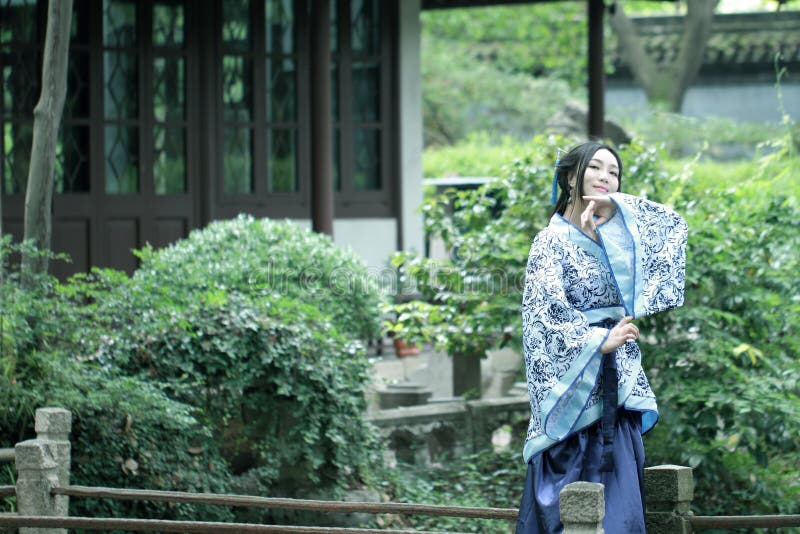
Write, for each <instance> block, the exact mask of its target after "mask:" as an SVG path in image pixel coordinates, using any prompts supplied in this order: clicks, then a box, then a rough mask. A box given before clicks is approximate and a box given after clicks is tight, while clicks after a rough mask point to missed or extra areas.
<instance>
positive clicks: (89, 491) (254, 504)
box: [50, 486, 518, 521]
mask: <svg viewBox="0 0 800 534" xmlns="http://www.w3.org/2000/svg"><path fill="white" fill-rule="evenodd" d="M50 493H52V494H53V495H67V496H69V497H83V498H88V497H91V498H99V499H114V500H122V501H130V500H138V501H155V502H169V503H184V504H214V505H220V506H247V507H251V508H273V509H277V510H308V511H314V512H331V513H359V512H360V513H367V514H402V515H414V514H416V515H425V516H446V517H468V518H473V519H505V520H507V521H516V520H517V514H518V510H517V509H516V508H472V507H467V506H441V505H433V504H407V503H375V502H344V501H318V500H304V499H283V498H275V497H257V496H253V495H219V494H215V493H188V492H183V491H155V490H134V489H117V488H100V487H88V486H67V487H63V488H53V489H52V490H50Z"/></svg>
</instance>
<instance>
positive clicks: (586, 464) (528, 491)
mask: <svg viewBox="0 0 800 534" xmlns="http://www.w3.org/2000/svg"><path fill="white" fill-rule="evenodd" d="M621 186H622V161H621V160H620V158H619V155H618V154H617V152H616V151H614V149H612V148H611V147H610V146H607V145H604V144H600V143H594V142H589V143H584V144H582V145H579V146H577V147H575V148H573V149H572V150H570V151H569V152H568V153H567V154H566V155H565V156H563V157H561V158H560V159H559V161H557V162H556V172H555V176H554V184H553V193H554V194H553V197H554V198H553V200H554V201H555V200H556V198H555V197H556V196H558V199H557V201H556V202H555V204H556V206H555V210H554V212H553V216H552V218H551V219H550V223H549V225H548V226H547V227H546V228H545V229H543V230H542V231H541V232H539V234H538V235H537V236H536V238H535V239H534V241H533V244H532V246H531V250H530V256H529V258H528V267H527V271H526V279H525V291H524V295H523V300H522V325H523V351H524V356H525V367H526V372H527V379H528V393H529V394H530V402H531V420H530V424H529V426H528V433H527V438H526V440H525V447H524V451H523V457H524V458H525V461H526V462H527V463H528V474H527V479H526V481H525V489H524V492H523V496H522V504H521V506H520V516H519V521H518V523H517V533H518V534H533V533H537V534H538V533H560V532H561V531H562V528H563V527H562V525H561V522H560V520H559V511H558V495H559V492H560V491H561V489H562V488H563V487H564V486H565V485H567V484H569V483H571V482H575V481H578V480H584V481H589V482H601V483H603V484H604V486H605V500H606V514H605V518H604V521H603V525H604V529H605V532H606V533H607V534H635V533H639V532H642V533H643V532H644V531H645V527H644V494H643V487H642V477H643V468H644V448H643V445H642V434H644V433H645V432H647V431H648V430H650V429H651V428H653V426H654V425H655V424H656V421H657V420H658V411H657V408H656V399H655V395H654V394H653V392H652V390H651V389H650V385H649V383H648V382H647V378H646V377H645V374H644V371H643V370H642V365H641V353H640V352H639V347H638V345H637V344H636V339H637V338H638V337H639V330H638V328H637V327H636V325H635V324H634V323H633V322H632V320H633V319H635V318H638V317H642V316H645V315H650V314H652V313H656V312H658V311H662V310H666V309H670V308H674V307H676V306H680V305H681V304H682V303H683V288H684V271H685V250H686V233H687V227H686V223H685V222H684V220H683V219H682V218H681V217H680V216H679V215H678V214H676V213H675V212H673V211H671V210H670V209H668V208H666V207H664V206H661V205H659V204H656V203H655V202H651V201H648V200H645V199H641V198H637V197H634V196H631V195H626V194H623V193H620V189H621ZM557 191H558V192H559V194H558V195H556V192H557Z"/></svg>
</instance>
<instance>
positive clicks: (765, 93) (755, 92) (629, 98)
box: [606, 82, 800, 123]
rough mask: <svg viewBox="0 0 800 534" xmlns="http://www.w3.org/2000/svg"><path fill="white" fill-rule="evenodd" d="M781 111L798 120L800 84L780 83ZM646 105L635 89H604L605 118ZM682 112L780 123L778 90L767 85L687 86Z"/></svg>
mask: <svg viewBox="0 0 800 534" xmlns="http://www.w3.org/2000/svg"><path fill="white" fill-rule="evenodd" d="M781 91H782V93H783V108H784V111H785V112H786V113H788V114H789V115H790V116H792V117H793V118H795V119H797V118H800V84H799V83H792V84H790V83H786V82H783V83H782V84H781ZM646 103H647V98H646V97H645V94H644V91H643V90H642V89H639V88H638V87H630V88H629V87H624V88H623V87H606V110H607V113H608V117H607V118H608V119H611V120H614V116H613V114H614V113H615V112H619V113H625V112H626V109H625V108H634V109H635V108H637V107H639V108H641V107H642V106H644V105H645V104H646ZM681 111H682V113H684V114H686V115H689V116H692V117H704V116H709V115H712V116H718V117H727V118H730V119H735V120H741V121H749V122H776V123H777V122H780V120H781V113H780V111H779V105H778V91H777V89H776V88H775V87H774V86H773V85H769V84H741V85H729V84H724V85H723V84H719V85H704V86H696V87H690V88H689V90H688V91H687V92H686V97H685V98H684V101H683V109H682V110H681Z"/></svg>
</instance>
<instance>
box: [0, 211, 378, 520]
mask: <svg viewBox="0 0 800 534" xmlns="http://www.w3.org/2000/svg"><path fill="white" fill-rule="evenodd" d="M140 254H141V258H142V266H141V268H140V270H139V271H137V273H136V274H135V275H134V276H133V277H132V278H129V277H127V276H126V275H125V274H124V273H120V272H117V271H112V270H96V271H94V272H93V273H91V274H88V275H80V276H76V277H74V278H73V279H71V280H70V281H69V283H66V284H59V283H57V282H56V281H54V280H51V279H48V278H42V280H41V281H40V283H39V284H37V285H35V286H34V287H33V289H31V290H29V291H22V290H20V289H19V286H18V284H17V283H16V279H15V278H14V277H12V278H8V279H6V281H5V283H4V284H3V285H2V291H3V298H4V299H5V300H4V303H5V304H4V307H3V309H2V311H3V313H2V314H0V315H2V318H3V323H2V324H3V325H4V329H3V340H4V343H3V348H4V352H3V355H2V363H3V366H4V369H5V372H4V375H3V380H4V384H2V385H3V386H4V387H3V389H2V392H3V394H4V395H6V398H4V399H3V400H4V403H3V405H4V406H8V407H9V409H8V410H7V411H6V412H4V413H3V417H2V418H0V429H2V431H3V433H4V435H8V436H9V438H8V441H9V445H13V443H14V442H16V441H18V440H20V439H23V438H27V437H31V426H32V422H33V411H34V409H35V408H36V407H39V406H43V405H48V404H49V405H59V406H64V407H65V408H68V409H70V410H72V411H73V413H74V415H75V426H74V432H73V466H72V468H73V483H77V484H85V485H93V486H116V487H140V488H152V489H176V490H185V491H210V492H222V493H224V492H230V491H245V490H246V491H251V492H256V493H259V494H262V495H277V494H278V492H281V493H283V494H284V495H287V494H296V495H307V494H308V493H309V492H312V491H314V492H323V493H324V494H328V495H329V496H331V495H333V494H335V492H336V490H337V489H339V488H345V487H348V486H352V485H355V484H359V483H361V482H362V481H364V480H365V479H367V478H368V477H369V474H370V471H369V468H370V467H371V465H373V464H374V463H375V462H376V461H377V453H376V451H377V450H378V445H377V441H376V440H375V439H374V437H373V435H374V434H373V430H372V427H371V426H369V425H368V424H367V423H366V422H365V420H364V418H363V416H364V413H365V411H366V401H365V397H364V389H365V387H366V384H367V381H368V379H369V375H368V361H367V359H366V356H365V351H364V348H363V344H362V343H361V342H360V341H359V339H360V338H362V337H370V336H372V335H374V333H375V332H376V331H377V327H378V325H379V321H380V305H379V304H380V303H381V300H382V296H381V294H380V292H379V291H378V289H377V285H376V283H375V281H374V280H372V279H371V278H370V277H369V276H368V273H367V269H366V267H365V266H364V265H363V263H361V262H360V260H359V259H358V258H357V257H356V256H355V255H354V254H352V253H349V252H346V251H342V250H341V249H339V248H337V247H335V246H334V245H333V243H332V242H331V241H330V239H328V238H327V237H322V236H318V235H315V234H312V233H311V232H308V231H305V230H302V229H300V228H298V227H297V226H296V225H294V224H292V223H290V222H285V223H277V222H272V221H255V220H253V219H251V218H244V217H243V218H238V219H236V220H232V221H227V222H217V223H213V224H211V225H210V226H209V227H208V228H206V229H204V230H201V231H196V232H194V233H193V234H192V235H191V237H189V238H188V239H186V240H184V241H182V242H179V243H177V244H176V245H174V246H172V247H169V248H168V249H164V250H160V251H154V250H150V249H147V250H144V251H142V252H141V253H140ZM8 303H11V304H12V305H11V306H9V305H8ZM223 459H224V460H223ZM234 474H242V475H246V476H244V477H242V478H240V479H238V480H237V479H236V477H234V476H233V475H234ZM245 479H246V483H243V482H242V481H243V480H245ZM77 502H78V501H77V500H76V503H77ZM75 506H78V507H79V508H75ZM81 506H83V508H80V507H81ZM76 510H84V511H86V512H87V513H91V514H101V515H109V514H112V515H133V514H142V515H147V516H150V517H174V518H177V517H186V518H188V517H193V518H195V519H218V518H220V519H225V518H230V517H233V515H232V512H231V511H230V510H229V509H227V508H215V507H208V508H205V509H203V508H197V507H188V506H166V505H150V504H141V503H140V504H133V503H130V502H127V503H126V502H123V503H116V504H113V503H112V502H111V501H86V502H85V504H77V505H75V504H73V513H75V511H76Z"/></svg>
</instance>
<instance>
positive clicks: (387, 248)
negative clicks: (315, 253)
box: [287, 218, 397, 270]
mask: <svg viewBox="0 0 800 534" xmlns="http://www.w3.org/2000/svg"><path fill="white" fill-rule="evenodd" d="M287 220H288V221H290V222H293V223H295V224H297V225H298V226H300V227H301V228H306V229H309V230H310V229H311V221H310V220H308V219H287ZM396 236H397V219H390V218H371V219H336V220H334V221H333V242H334V243H336V244H337V245H339V246H340V247H344V248H351V249H353V251H354V252H356V253H357V254H358V255H359V256H361V257H362V258H364V262H365V263H366V264H367V265H368V266H369V267H370V269H372V270H381V269H383V268H384V267H386V265H387V263H388V260H389V257H390V256H391V255H392V254H393V253H394V252H395V251H396V250H397V248H396V247H395V243H396Z"/></svg>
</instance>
